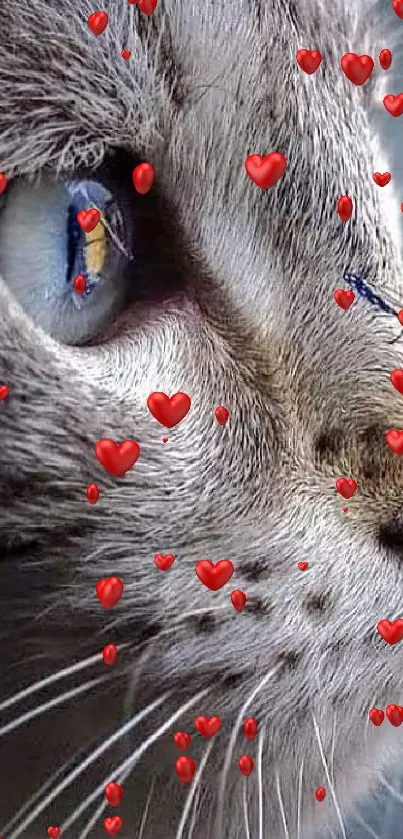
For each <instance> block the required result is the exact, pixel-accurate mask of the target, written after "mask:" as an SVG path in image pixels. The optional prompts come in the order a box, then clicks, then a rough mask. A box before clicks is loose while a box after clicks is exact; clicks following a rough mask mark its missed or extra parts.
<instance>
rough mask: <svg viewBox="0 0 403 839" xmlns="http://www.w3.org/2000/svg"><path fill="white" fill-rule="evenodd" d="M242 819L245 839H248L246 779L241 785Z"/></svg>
mask: <svg viewBox="0 0 403 839" xmlns="http://www.w3.org/2000/svg"><path fill="white" fill-rule="evenodd" d="M243 817H244V822H245V833H246V839H250V830H249V818H248V787H247V783H246V778H245V780H244V784H243Z"/></svg>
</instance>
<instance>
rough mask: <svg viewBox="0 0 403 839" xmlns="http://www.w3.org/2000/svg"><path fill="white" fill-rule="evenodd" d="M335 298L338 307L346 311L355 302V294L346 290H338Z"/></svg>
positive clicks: (334, 293) (335, 292) (334, 294)
mask: <svg viewBox="0 0 403 839" xmlns="http://www.w3.org/2000/svg"><path fill="white" fill-rule="evenodd" d="M333 297H334V299H335V301H336V303H337V305H338V306H340V308H341V309H344V311H347V309H349V308H350V306H351V305H352V303H354V300H355V294H354V292H353V291H345V289H344V288H336V291H334V292H333Z"/></svg>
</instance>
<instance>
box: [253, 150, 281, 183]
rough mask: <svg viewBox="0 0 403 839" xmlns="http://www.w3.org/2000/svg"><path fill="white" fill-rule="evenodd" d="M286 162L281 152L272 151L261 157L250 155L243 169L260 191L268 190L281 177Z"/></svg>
mask: <svg viewBox="0 0 403 839" xmlns="http://www.w3.org/2000/svg"><path fill="white" fill-rule="evenodd" d="M286 168H287V160H286V158H285V157H284V155H283V154H281V152H278V151H273V152H271V153H270V154H267V155H266V157H262V155H260V154H251V155H249V157H247V158H246V160H245V169H246V171H247V173H248V175H249V177H250V179H251V181H253V183H255V184H256V185H257V186H260V188H261V189H269V187H271V186H274V184H276V183H277V181H279V180H280V178H282V177H283V175H284V172H285V170H286Z"/></svg>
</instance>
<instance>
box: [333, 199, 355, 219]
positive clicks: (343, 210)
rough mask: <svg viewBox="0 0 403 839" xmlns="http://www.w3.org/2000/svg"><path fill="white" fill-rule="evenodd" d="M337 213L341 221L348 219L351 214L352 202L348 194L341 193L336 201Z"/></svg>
mask: <svg viewBox="0 0 403 839" xmlns="http://www.w3.org/2000/svg"><path fill="white" fill-rule="evenodd" d="M337 213H338V216H339V218H340V219H341V221H348V220H349V219H350V218H351V216H352V214H353V202H352V200H351V198H350V196H349V195H342V196H341V198H339V200H338V202H337Z"/></svg>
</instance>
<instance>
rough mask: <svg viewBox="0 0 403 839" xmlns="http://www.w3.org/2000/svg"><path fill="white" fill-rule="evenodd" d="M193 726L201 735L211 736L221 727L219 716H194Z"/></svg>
mask: <svg viewBox="0 0 403 839" xmlns="http://www.w3.org/2000/svg"><path fill="white" fill-rule="evenodd" d="M195 726H196V728H197V730H198V732H199V734H202V736H203V737H213V736H214V734H217V731H218V730H219V729H220V728H221V720H220V717H210V719H209V718H208V717H196V719H195Z"/></svg>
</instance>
